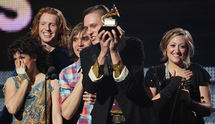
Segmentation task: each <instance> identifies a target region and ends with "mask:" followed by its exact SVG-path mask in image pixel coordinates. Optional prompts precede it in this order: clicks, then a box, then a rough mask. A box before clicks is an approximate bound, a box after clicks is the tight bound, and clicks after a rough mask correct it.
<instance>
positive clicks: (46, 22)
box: [39, 13, 59, 45]
mask: <svg viewBox="0 0 215 124" xmlns="http://www.w3.org/2000/svg"><path fill="white" fill-rule="evenodd" d="M58 25H59V22H58V17H57V16H56V15H53V14H49V13H43V14H42V16H41V17H40V22H39V36H40V38H41V41H42V42H44V43H47V44H50V45H52V44H54V45H55V44H56V43H57V40H58V39H57V38H58V34H59V28H58Z"/></svg>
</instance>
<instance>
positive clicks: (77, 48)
mask: <svg viewBox="0 0 215 124" xmlns="http://www.w3.org/2000/svg"><path fill="white" fill-rule="evenodd" d="M72 45H73V50H74V53H75V54H76V56H77V57H78V58H80V52H81V51H82V50H83V49H84V48H86V47H89V46H90V45H91V41H90V39H89V37H88V36H87V34H86V32H85V31H82V32H79V33H78V34H77V35H75V36H74V37H73V39H72Z"/></svg>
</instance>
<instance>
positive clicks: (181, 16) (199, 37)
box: [0, 0, 215, 71]
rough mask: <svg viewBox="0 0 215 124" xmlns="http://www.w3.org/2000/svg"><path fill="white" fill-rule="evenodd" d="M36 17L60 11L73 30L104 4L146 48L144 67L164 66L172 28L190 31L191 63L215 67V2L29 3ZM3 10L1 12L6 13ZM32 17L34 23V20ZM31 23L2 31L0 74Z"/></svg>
mask: <svg viewBox="0 0 215 124" xmlns="http://www.w3.org/2000/svg"><path fill="white" fill-rule="evenodd" d="M28 2H29V3H30V4H31V7H32V11H33V14H32V16H33V17H34V16H35V14H36V13H37V12H38V11H39V9H40V8H42V7H45V6H50V7H55V8H57V9H60V10H61V11H62V13H63V14H64V16H65V18H66V19H67V21H68V23H69V25H70V26H71V27H74V26H75V25H76V24H77V23H78V22H80V21H82V19H81V15H82V12H83V11H84V10H85V9H86V8H87V7H90V6H92V5H96V4H104V5H106V6H107V7H108V8H112V5H113V4H115V5H116V6H117V8H118V10H119V13H120V16H121V17H120V18H118V22H119V25H120V26H121V27H122V28H123V29H124V30H125V31H126V35H127V36H134V37H138V38H139V39H141V40H142V41H143V43H144V49H145V56H146V57H145V67H149V66H152V65H157V64H161V63H163V62H160V59H161V57H162V56H161V52H160V50H159V43H160V40H161V38H162V36H163V35H164V33H165V32H166V31H168V30H170V29H172V28H176V27H180V28H183V29H187V30H188V31H189V32H190V33H191V35H192V36H193V39H194V43H195V56H194V57H193V58H192V59H191V61H193V62H196V63H200V64H201V65H203V66H214V59H215V58H214V57H215V56H214V54H215V48H214V46H215V45H214V40H215V29H214V28H215V1H214V0H75V1H71V0H70V1H69V0H29V1H28ZM4 12H5V10H4V8H3V7H0V13H4ZM33 17H32V20H33ZM30 27H32V23H30V24H29V25H28V26H27V27H26V28H25V29H23V30H21V31H19V32H14V33H6V32H4V31H1V30H0V42H1V45H0V53H1V57H0V58H1V59H0V71H7V70H13V69H14V65H13V62H11V61H8V59H7V55H6V50H7V47H8V46H9V44H10V43H12V42H13V40H14V39H15V38H18V37H19V36H21V35H24V34H25V33H26V32H28V31H30Z"/></svg>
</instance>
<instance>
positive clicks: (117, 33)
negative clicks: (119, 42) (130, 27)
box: [99, 26, 120, 39]
mask: <svg viewBox="0 0 215 124" xmlns="http://www.w3.org/2000/svg"><path fill="white" fill-rule="evenodd" d="M112 29H114V31H115V32H116V35H117V37H119V35H120V33H119V30H118V29H117V28H116V26H102V27H101V28H100V29H99V33H100V32H101V31H102V30H105V31H109V32H110V33H111V34H112V32H111V30H112ZM112 36H113V34H112ZM113 37H114V36H113ZM106 39H108V37H106Z"/></svg>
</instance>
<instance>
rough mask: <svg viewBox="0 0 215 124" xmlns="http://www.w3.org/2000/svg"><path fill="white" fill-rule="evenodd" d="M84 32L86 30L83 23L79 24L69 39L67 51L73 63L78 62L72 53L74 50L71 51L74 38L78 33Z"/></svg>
mask: <svg viewBox="0 0 215 124" xmlns="http://www.w3.org/2000/svg"><path fill="white" fill-rule="evenodd" d="M84 31H86V28H84V23H83V22H80V23H78V24H77V25H76V26H75V27H74V28H73V29H72V33H71V35H70V37H69V41H68V50H69V54H70V56H71V58H72V59H73V60H74V61H77V60H78V56H77V55H76V54H75V53H74V49H73V40H74V36H76V35H77V34H78V33H79V32H84Z"/></svg>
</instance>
